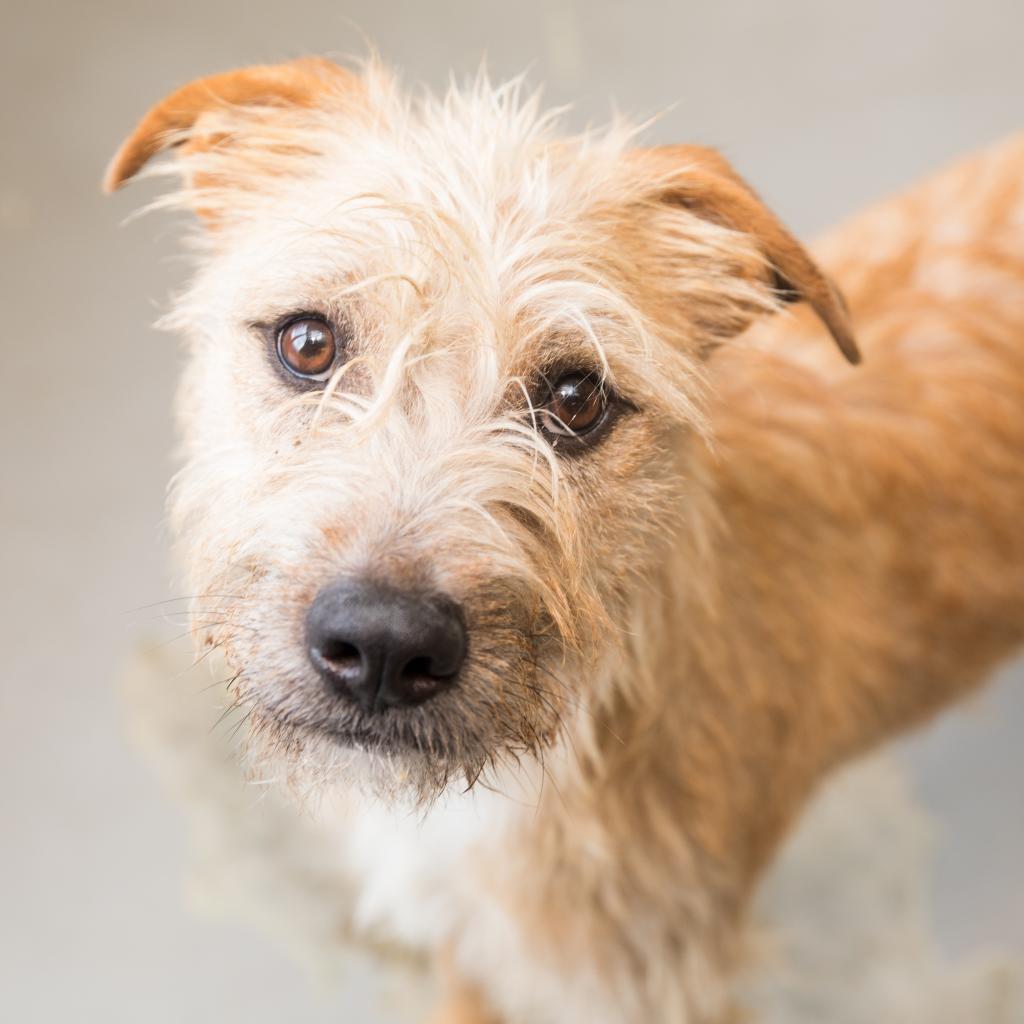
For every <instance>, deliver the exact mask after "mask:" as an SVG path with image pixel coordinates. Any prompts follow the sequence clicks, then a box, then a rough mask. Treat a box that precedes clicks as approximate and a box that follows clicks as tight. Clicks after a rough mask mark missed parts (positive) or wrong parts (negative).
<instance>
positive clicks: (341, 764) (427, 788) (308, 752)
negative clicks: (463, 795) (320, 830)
mask: <svg viewBox="0 0 1024 1024" xmlns="http://www.w3.org/2000/svg"><path fill="white" fill-rule="evenodd" d="M523 753H524V751H523V750H521V749H519V750H516V749H514V748H512V747H511V746H505V745H495V746H491V745H488V744H486V743H484V742H483V741H481V740H480V739H479V738H478V737H476V736H474V735H473V734H472V733H471V732H470V731H469V730H468V729H466V728H460V729H458V730H445V729H444V728H443V727H441V726H440V725H439V724H438V723H435V722H432V721H431V720H430V718H429V717H427V716H421V717H419V718H412V720H406V719H405V718H403V717H402V716H401V715H400V714H397V713H396V714H394V715H388V714H385V715H382V716H359V717H354V716H352V717H346V718H343V719H336V718H332V717H330V716H323V717H319V718H317V717H312V716H309V717H307V716H302V717H301V718H298V719H297V718H296V717H295V716H292V715H287V714H281V713H280V712H274V711H267V710H263V711H262V713H261V714H260V715H259V716H258V717H257V718H255V720H254V725H253V727H252V729H251V730H250V754H251V763H252V765H253V766H254V768H255V769H256V770H257V771H258V772H259V773H260V774H263V773H264V770H265V769H269V771H268V772H266V773H267V774H271V775H274V776H278V777H280V776H281V775H283V776H284V777H285V778H286V779H287V780H288V782H289V783H290V784H292V785H293V787H294V788H296V789H297V790H299V791H300V792H303V793H313V792H315V791H316V790H319V789H322V788H325V787H331V786H339V785H341V786H345V787H350V788H354V789H356V790H359V791H363V792H365V793H366V794H368V795H370V796H372V797H374V798H375V799H386V800H402V801H403V802H409V801H412V802H414V803H416V804H429V803H432V802H434V801H435V800H436V799H438V798H439V797H441V796H442V795H444V794H445V793H447V792H449V791H454V790H458V791H459V792H464V791H466V790H468V789H471V788H473V787H474V786H476V785H477V784H478V783H481V782H483V783H485V784H486V780H487V779H488V778H489V777H490V775H491V774H492V771H493V769H494V768H495V767H496V766H498V765H500V764H504V763H506V762H507V761H510V760H511V761H516V760H518V758H519V757H521V756H522V754H523Z"/></svg>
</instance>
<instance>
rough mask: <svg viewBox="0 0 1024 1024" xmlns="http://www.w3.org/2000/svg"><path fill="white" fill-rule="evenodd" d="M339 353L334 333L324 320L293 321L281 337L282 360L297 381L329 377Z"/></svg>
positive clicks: (280, 356)
mask: <svg viewBox="0 0 1024 1024" xmlns="http://www.w3.org/2000/svg"><path fill="white" fill-rule="evenodd" d="M337 353H338V345H337V342H336V341H335V338H334V331H332V330H331V327H330V325H329V324H328V323H327V322H326V321H324V320H318V319H316V318H314V317H309V318H306V319H303V320H293V321H292V322H291V323H290V324H287V325H286V326H285V327H282V328H281V330H280V332H279V333H278V335H277V354H278V357H279V358H280V360H281V362H282V363H283V364H284V366H285V368H286V369H287V370H289V371H290V372H291V373H294V374H295V375H296V376H297V377H312V378H315V379H322V378H324V377H326V376H327V374H328V373H329V371H330V369H331V367H332V366H333V365H334V359H335V356H336V355H337Z"/></svg>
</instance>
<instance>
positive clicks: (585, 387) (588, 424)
mask: <svg viewBox="0 0 1024 1024" xmlns="http://www.w3.org/2000/svg"><path fill="white" fill-rule="evenodd" d="M607 408H608V398H607V395H606V394H605V392H604V389H603V388H602V387H601V383H600V381H598V380H597V379H596V378H595V377H593V376H591V375H589V374H584V373H569V374H566V375H565V376H564V377H560V378H559V379H558V380H557V381H556V382H555V385H554V387H553V388H552V389H551V393H550V396H549V398H548V400H547V403H546V404H545V405H544V407H543V408H542V409H541V410H540V419H541V427H542V428H543V430H544V432H545V433H547V434H550V435H553V436H554V437H555V438H558V437H579V436H580V435H581V434H586V433H588V432H589V431H591V430H593V429H594V428H595V427H597V426H599V425H600V424H601V423H602V421H603V420H604V418H605V411H606V410H607ZM556 443H557V442H556Z"/></svg>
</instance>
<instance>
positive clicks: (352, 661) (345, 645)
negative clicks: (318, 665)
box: [318, 639, 363, 668]
mask: <svg viewBox="0 0 1024 1024" xmlns="http://www.w3.org/2000/svg"><path fill="white" fill-rule="evenodd" d="M318 653H319V655H320V657H321V658H323V660H324V661H327V662H330V663H331V664H332V665H337V666H338V667H339V668H349V667H355V666H358V665H359V664H361V662H362V660H363V659H362V655H361V654H360V653H359V648H358V647H356V646H355V644H350V643H349V642H348V641H346V640H336V639H328V640H325V641H324V642H323V643H322V644H321V645H320V647H319V650H318Z"/></svg>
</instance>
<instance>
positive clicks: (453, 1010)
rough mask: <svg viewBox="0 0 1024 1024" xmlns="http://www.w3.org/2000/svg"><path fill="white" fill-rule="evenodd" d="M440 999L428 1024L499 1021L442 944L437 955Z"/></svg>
mask: <svg viewBox="0 0 1024 1024" xmlns="http://www.w3.org/2000/svg"><path fill="white" fill-rule="evenodd" d="M438 976H439V978H440V984H441V1001H440V1003H439V1004H438V1006H437V1007H436V1008H435V1010H434V1012H433V1014H432V1015H431V1016H430V1018H429V1024H502V1022H501V1020H500V1018H498V1017H497V1016H496V1015H495V1014H494V1013H493V1012H492V1011H491V1010H490V1009H489V1008H488V1006H487V1004H486V1002H485V1000H484V998H483V995H482V994H481V992H480V990H479V989H478V988H477V986H476V985H473V984H471V983H470V982H468V981H466V979H465V978H464V977H463V976H462V974H461V972H460V971H459V969H458V967H457V966H456V965H455V961H454V958H453V956H452V953H451V950H450V949H449V948H447V947H445V948H444V949H443V950H442V951H441V954H440V956H439V957H438Z"/></svg>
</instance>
